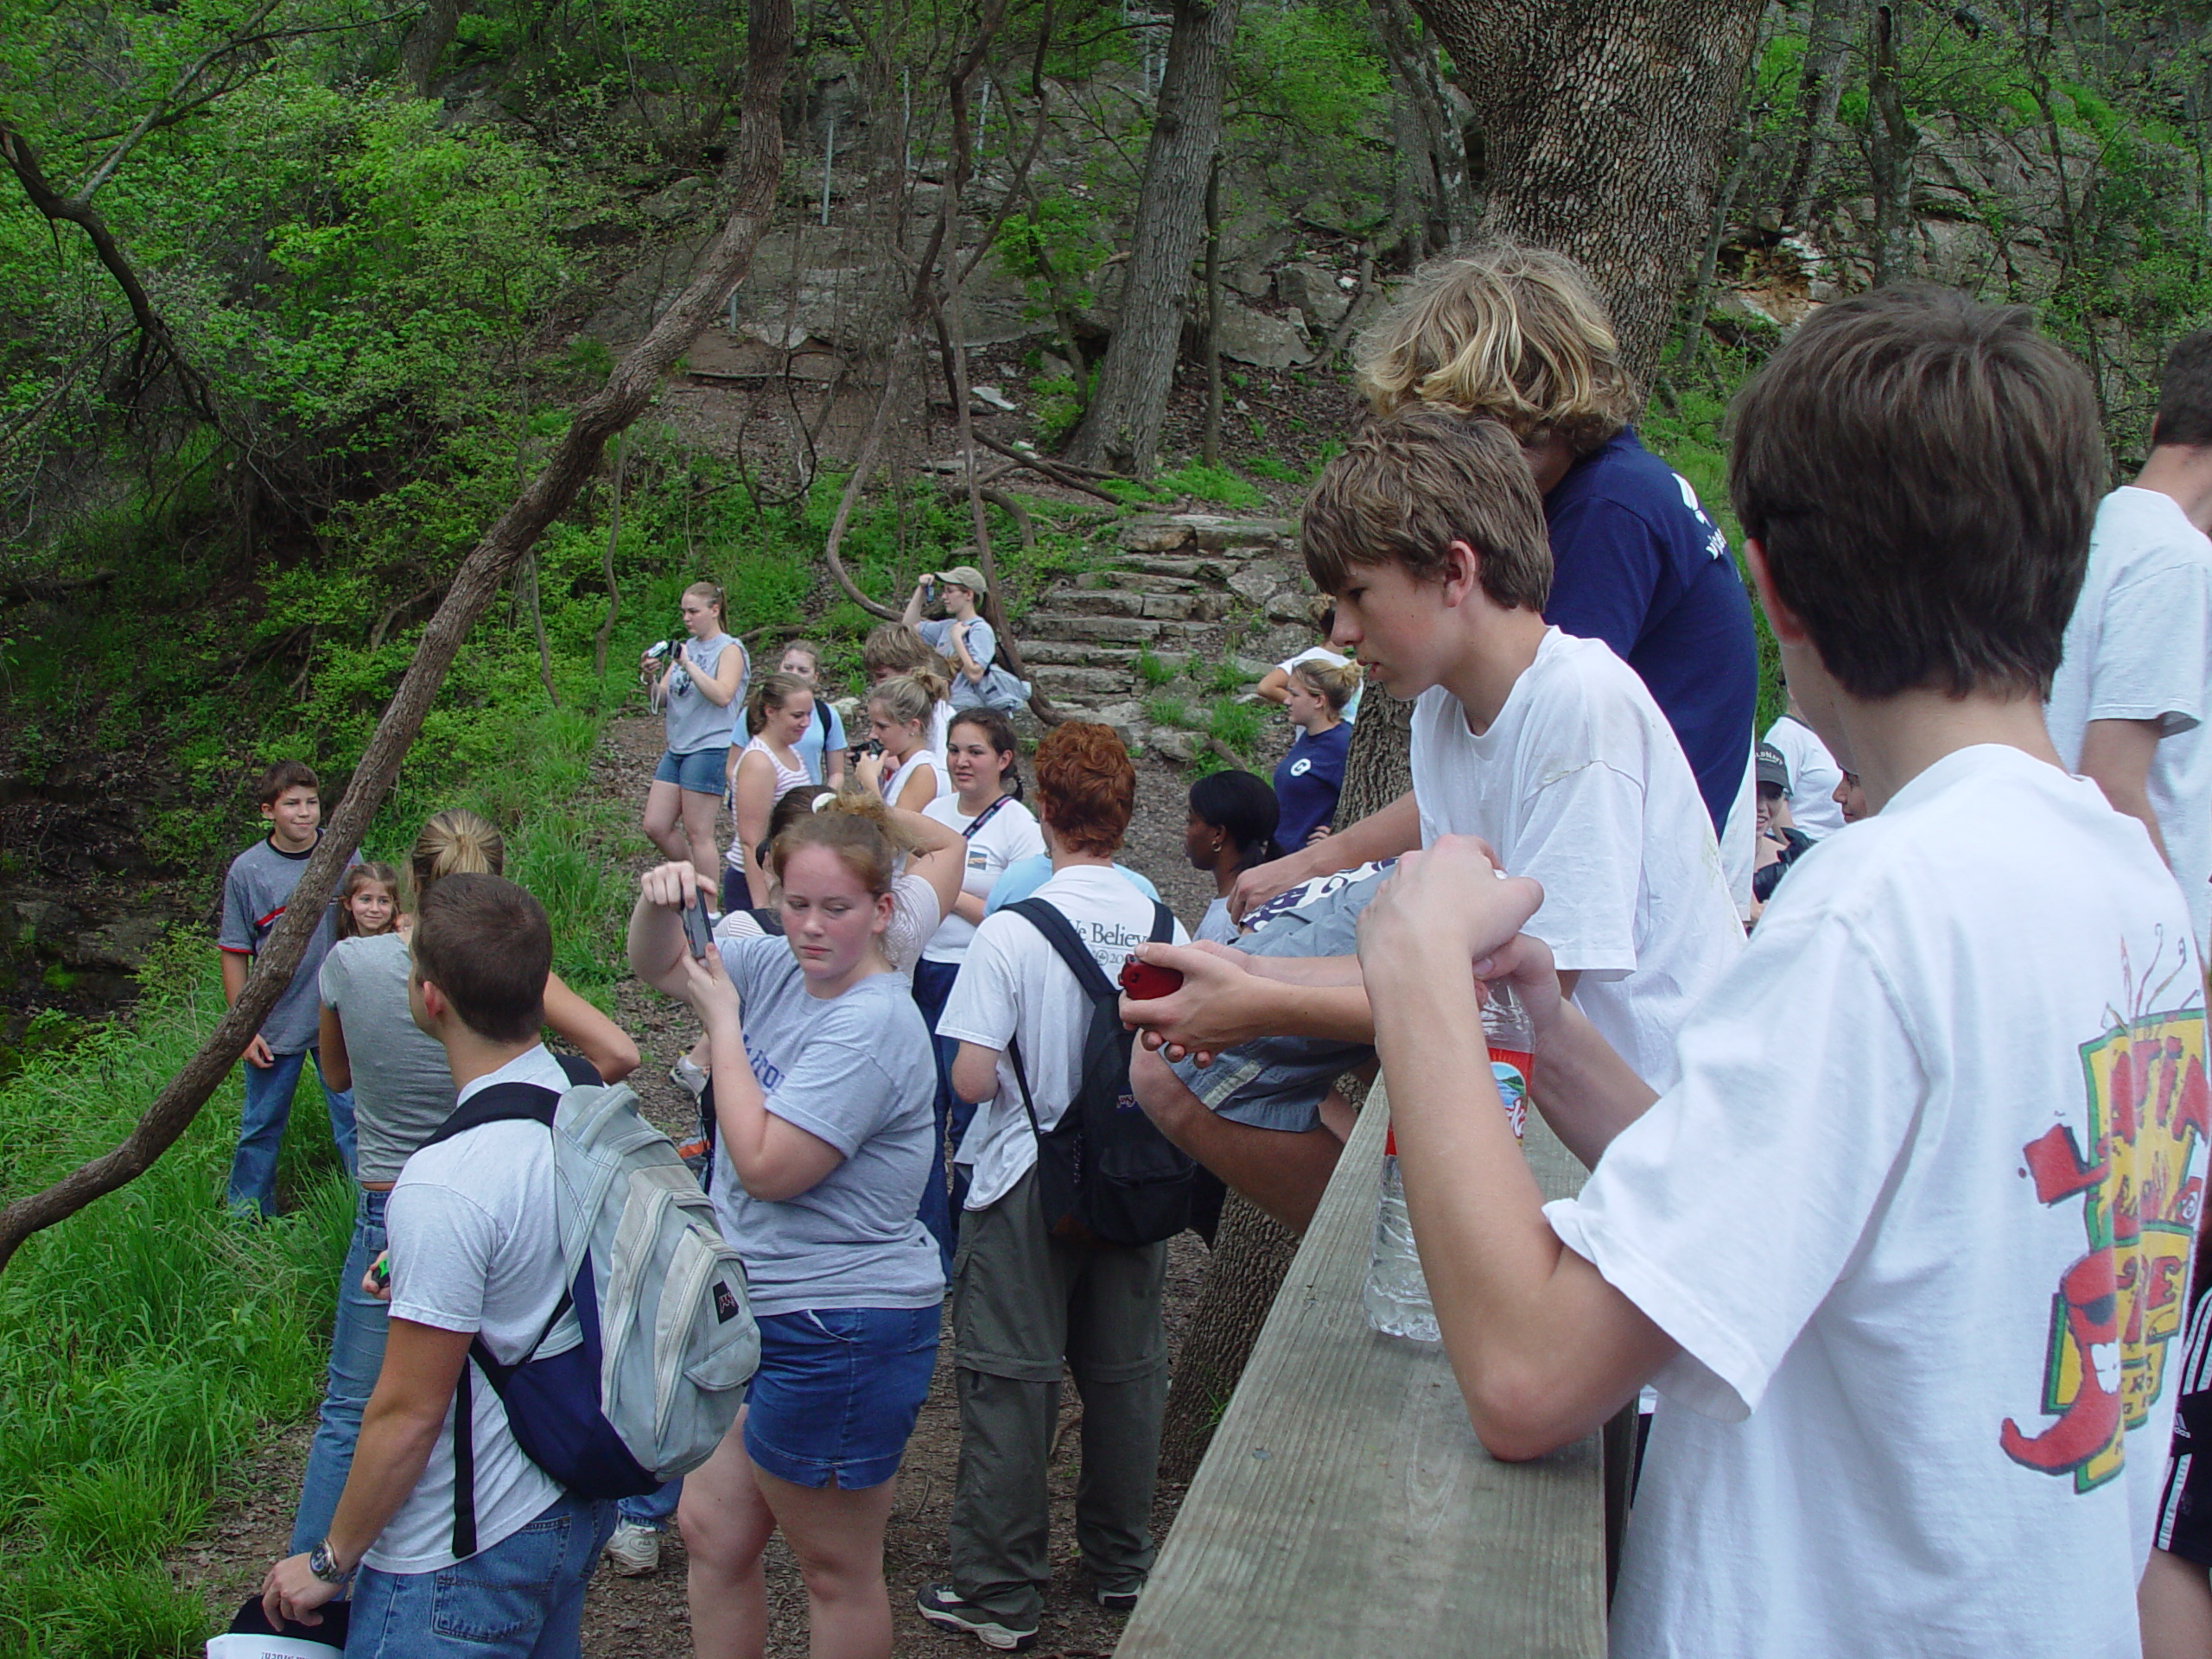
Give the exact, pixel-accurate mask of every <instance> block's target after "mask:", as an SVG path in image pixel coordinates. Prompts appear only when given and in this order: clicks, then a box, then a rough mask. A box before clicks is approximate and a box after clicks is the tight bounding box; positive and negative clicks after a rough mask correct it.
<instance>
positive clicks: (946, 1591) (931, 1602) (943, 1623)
mask: <svg viewBox="0 0 2212 1659" xmlns="http://www.w3.org/2000/svg"><path fill="white" fill-rule="evenodd" d="M914 1611H917V1612H918V1613H919V1614H921V1616H922V1617H923V1618H925V1619H927V1620H928V1621H929V1622H930V1623H931V1624H934V1625H936V1626H937V1627H938V1629H939V1630H965V1631H967V1632H968V1634H969V1635H970V1636H972V1637H975V1638H976V1640H977V1641H978V1642H981V1643H982V1644H983V1645H984V1646H985V1647H987V1648H1003V1649H1006V1650H1007V1652H1009V1653H1019V1652H1020V1650H1021V1649H1024V1648H1027V1647H1029V1646H1031V1645H1033V1643H1035V1642H1036V1640H1037V1626H1036V1625H1035V1624H1031V1625H1030V1626H1029V1628H1028V1629H1027V1630H1015V1629H1014V1627H1013V1626H1012V1625H1010V1624H1001V1623H1000V1622H999V1618H998V1615H997V1614H996V1613H994V1612H992V1611H989V1610H988V1609H987V1608H982V1607H978V1606H977V1605H976V1604H975V1603H974V1602H972V1601H963V1600H962V1599H960V1592H958V1591H957V1590H955V1589H954V1588H953V1587H952V1586H950V1584H925V1585H924V1586H922V1587H921V1588H920V1589H919V1590H918V1591H916V1592H914Z"/></svg>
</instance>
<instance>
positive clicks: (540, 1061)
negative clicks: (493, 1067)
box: [453, 1043, 569, 1106]
mask: <svg viewBox="0 0 2212 1659" xmlns="http://www.w3.org/2000/svg"><path fill="white" fill-rule="evenodd" d="M495 1083H533V1084H537V1086H538V1087H539V1088H540V1089H550V1090H552V1091H553V1092H554V1093H555V1094H556V1095H565V1094H566V1093H568V1092H569V1074H568V1073H567V1072H565V1071H563V1070H562V1069H561V1062H560V1061H558V1060H556V1059H555V1058H553V1051H552V1050H551V1049H550V1048H548V1047H546V1046H545V1045H544V1044H543V1043H532V1044H531V1046H529V1047H528V1048H527V1049H525V1050H524V1051H523V1052H521V1053H519V1054H518V1055H516V1056H515V1057H514V1058H512V1060H509V1061H508V1062H507V1063H506V1064H505V1065H503V1066H501V1067H500V1068H499V1070H498V1071H486V1073H485V1074H484V1075H483V1076H482V1077H474V1078H471V1079H470V1080H469V1081H468V1082H467V1083H465V1084H461V1092H460V1093H459V1094H458V1095H456V1096H454V1102H453V1103H454V1105H455V1106H462V1105H466V1104H467V1103H468V1100H469V1097H470V1096H474V1095H479V1094H481V1093H483V1091H484V1090H486V1089H489V1088H490V1087H491V1086H492V1085H493V1084H495Z"/></svg>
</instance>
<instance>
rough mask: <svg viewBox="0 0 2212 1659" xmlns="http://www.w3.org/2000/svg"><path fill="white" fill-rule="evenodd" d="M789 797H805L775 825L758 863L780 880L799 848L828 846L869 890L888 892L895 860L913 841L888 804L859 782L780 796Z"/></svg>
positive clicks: (878, 895)
mask: <svg viewBox="0 0 2212 1659" xmlns="http://www.w3.org/2000/svg"><path fill="white" fill-rule="evenodd" d="M794 796H804V797H806V798H807V804H806V807H805V808H804V810H799V809H797V808H794V809H793V810H792V812H791V817H788V818H786V819H785V821H784V823H782V824H781V825H780V826H779V827H776V831H775V835H774V836H773V838H772V840H771V841H770V842H769V843H768V849H767V854H766V857H765V858H764V859H763V860H762V862H763V863H765V864H766V866H767V867H768V871H769V874H772V875H773V876H774V877H775V878H776V880H777V881H778V882H779V883H780V882H781V881H782V880H783V879H784V868H785V866H786V865H788V864H789V863H790V862H791V855H792V854H794V853H796V852H798V850H799V849H801V848H803V847H827V848H828V849H829V850H830V851H831V852H832V853H834V854H836V856H837V861H838V862H839V863H841V864H842V865H843V866H844V867H845V868H847V869H848V870H849V871H851V872H852V874H853V879H854V880H856V881H858V882H859V883H860V884H861V887H863V888H865V889H866V890H867V891H868V893H872V894H874V896H875V897H876V898H878V899H880V898H881V897H883V895H884V894H885V893H888V892H890V891H891V883H892V881H893V880H894V879H895V878H896V877H897V875H898V874H899V858H900V856H901V855H905V854H907V853H911V852H912V851H913V850H914V847H915V842H914V839H913V837H912V836H909V835H908V834H907V833H906V830H905V829H902V828H900V827H899V823H898V821H897V820H896V819H894V818H893V817H892V816H891V809H890V808H889V807H887V806H886V805H885V804H883V802H882V801H881V800H880V799H879V798H876V797H875V796H874V795H872V794H870V793H868V791H865V790H862V789H861V788H859V787H858V786H855V787H854V788H852V789H849V790H806V789H794V790H791V791H786V793H785V796H784V800H785V801H787V800H790V799H791V798H792V797H794ZM825 796H826V797H827V799H825V798H824V797H825ZM776 810H777V811H781V810H783V801H779V802H777V803H776ZM775 816H776V815H775V813H774V812H772V813H770V815H769V817H770V819H771V821H772V820H773V819H774V817H775Z"/></svg>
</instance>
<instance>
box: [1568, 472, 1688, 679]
mask: <svg viewBox="0 0 2212 1659" xmlns="http://www.w3.org/2000/svg"><path fill="white" fill-rule="evenodd" d="M1549 529H1550V532H1551V543H1552V592H1551V598H1550V599H1549V600H1548V601H1546V603H1545V605H1544V620H1545V621H1547V622H1549V623H1551V624H1552V625H1553V626H1555V627H1557V628H1560V630H1562V631H1563V632H1567V633H1571V634H1574V635H1576V636H1577V637H1579V638H1580V639H1602V640H1604V641H1605V643H1606V644H1607V645H1611V647H1612V648H1613V655H1614V656H1616V657H1618V658H1620V659H1621V660H1622V661H1623V662H1626V661H1627V660H1628V655H1629V652H1631V651H1633V650H1635V649H1636V642H1637V639H1640V638H1641V637H1642V636H1643V621H1644V618H1645V616H1646V615H1647V614H1649V612H1650V609H1651V596H1652V594H1655V593H1656V592H1657V591H1658V589H1659V577H1660V573H1661V572H1662V570H1663V569H1665V563H1666V555H1665V552H1664V550H1662V548H1661V547H1660V545H1659V538H1658V537H1656V536H1655V535H1653V534H1652V532H1651V526H1650V525H1649V524H1645V523H1644V522H1643V519H1642V518H1638V517H1637V515H1636V514H1635V513H1633V512H1630V511H1629V509H1627V508H1626V507H1624V506H1623V505H1620V504H1619V503H1618V502H1617V501H1603V500H1593V501H1578V502H1575V503H1573V504H1572V505H1569V506H1567V508H1565V509H1564V510H1563V511H1561V512H1560V515H1559V516H1558V517H1557V518H1554V519H1552V520H1551V522H1550V525H1549Z"/></svg>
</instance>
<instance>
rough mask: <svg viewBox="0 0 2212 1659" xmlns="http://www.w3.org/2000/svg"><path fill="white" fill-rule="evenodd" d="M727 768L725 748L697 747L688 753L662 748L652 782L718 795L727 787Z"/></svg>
mask: <svg viewBox="0 0 2212 1659" xmlns="http://www.w3.org/2000/svg"><path fill="white" fill-rule="evenodd" d="M728 770H729V751H728V749H726V748H713V749H694V750H692V751H691V753H689V754H678V753H677V752H676V751H675V750H674V749H663V750H662V751H661V752H660V764H659V765H658V766H655V767H654V768H653V782H655V783H657V784H674V785H676V786H677V788H678V789H688V790H690V791H691V793H693V794H694V795H719V794H721V792H722V791H723V790H725V789H726V788H728V778H727V776H726V774H727V772H728Z"/></svg>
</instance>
